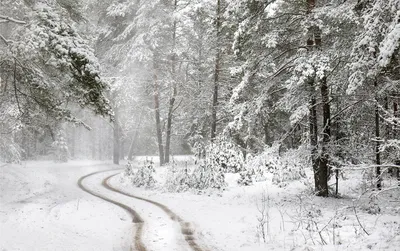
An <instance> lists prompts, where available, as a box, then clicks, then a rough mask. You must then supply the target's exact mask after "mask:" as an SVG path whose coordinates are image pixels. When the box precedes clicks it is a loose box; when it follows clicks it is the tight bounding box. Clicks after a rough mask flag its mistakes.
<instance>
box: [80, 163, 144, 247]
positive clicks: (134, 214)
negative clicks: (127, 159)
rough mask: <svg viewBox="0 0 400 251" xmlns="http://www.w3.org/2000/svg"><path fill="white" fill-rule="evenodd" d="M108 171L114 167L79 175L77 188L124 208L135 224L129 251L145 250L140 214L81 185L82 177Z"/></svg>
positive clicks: (142, 222)
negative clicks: (132, 241) (132, 243)
mask: <svg viewBox="0 0 400 251" xmlns="http://www.w3.org/2000/svg"><path fill="white" fill-rule="evenodd" d="M109 171H115V169H112V170H106V171H98V172H94V173H90V174H87V175H85V176H83V177H81V178H80V179H79V180H78V183H77V184H78V186H79V188H80V189H82V190H83V191H85V192H87V193H89V194H91V195H93V196H95V197H97V198H100V199H102V200H104V201H107V202H109V203H112V204H114V205H116V206H118V207H120V208H122V209H124V210H125V211H126V212H128V214H129V215H131V217H132V222H133V223H134V224H135V226H137V227H136V233H135V236H134V241H135V243H134V245H133V246H134V247H133V246H131V251H133V250H137V251H146V247H145V246H144V244H143V242H142V234H143V225H144V221H143V219H142V217H140V215H139V214H138V213H137V212H136V211H135V210H133V209H132V208H131V207H128V206H127V205H125V204H122V203H120V202H117V201H114V200H112V199H109V198H107V197H105V196H103V195H101V194H99V193H96V192H94V191H92V190H90V189H88V188H87V187H85V186H84V185H83V180H84V179H86V178H88V177H90V176H93V175H96V174H99V173H104V172H109ZM103 183H104V181H103Z"/></svg>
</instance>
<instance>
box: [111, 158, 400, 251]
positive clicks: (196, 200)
mask: <svg viewBox="0 0 400 251" xmlns="http://www.w3.org/2000/svg"><path fill="white" fill-rule="evenodd" d="M289 154H290V155H291V156H292V157H293V159H292V160H290V156H289ZM300 155H301V150H299V151H298V152H290V153H288V155H282V156H281V157H280V158H279V161H276V159H274V158H275V157H276V155H274V154H269V155H268V154H264V155H263V156H259V157H254V158H252V162H248V163H247V164H246V165H249V163H252V164H253V165H254V166H253V170H255V171H254V172H255V173H256V172H260V171H263V173H262V175H260V174H258V176H257V175H254V176H252V184H251V185H248V186H242V185H240V184H238V181H239V180H240V179H241V173H240V172H239V173H225V174H224V182H225V183H226V186H225V187H224V189H223V190H221V189H220V190H207V191H208V192H207V193H198V190H195V189H191V188H190V187H191V186H192V185H191V183H190V181H191V180H192V179H193V175H191V174H192V172H193V170H194V169H195V168H196V164H195V161H194V159H193V157H186V160H184V159H185V158H184V157H182V158H181V159H180V161H176V163H175V164H174V165H172V166H166V167H158V166H156V168H155V173H154V178H155V180H156V181H157V184H158V185H157V186H156V187H155V188H153V189H152V190H148V189H141V188H140V189H139V188H135V187H132V184H131V182H130V181H129V180H128V179H126V178H124V177H123V176H121V179H115V180H114V181H113V182H114V183H115V185H116V186H119V187H120V188H121V189H124V190H126V191H130V192H133V193H135V194H136V195H140V196H144V197H147V198H150V199H153V200H156V201H159V202H161V203H163V204H165V205H167V206H168V207H169V208H170V209H171V210H173V211H175V212H176V213H178V215H180V216H182V217H183V218H185V220H187V221H190V222H192V223H193V224H194V226H195V227H196V230H197V233H198V235H199V236H200V237H201V238H202V240H203V241H205V242H207V243H210V245H211V246H212V247H213V250H229V251H236V250H237V251H239V250H240V251H241V250H245V251H246V250H248V251H250V250H251V251H258V250H260V251H261V250H360V251H361V250H399V249H398V247H400V221H399V216H400V203H399V201H400V190H399V189H398V188H397V189H396V188H395V186H394V185H396V184H397V183H396V182H397V181H396V180H394V179H391V178H389V177H385V179H384V180H385V182H384V183H383V184H384V187H385V188H389V187H391V189H388V190H385V189H383V190H382V191H373V190H372V189H371V187H367V188H366V184H365V181H363V180H364V179H363V175H364V174H363V173H364V170H352V171H350V170H349V171H345V172H343V173H342V176H341V179H340V181H339V182H340V183H339V197H338V198H333V197H329V198H321V197H316V196H314V194H313V189H312V181H313V174H312V171H311V170H310V168H308V167H307V166H306V165H305V164H304V163H305V162H304V163H303V162H301V161H297V162H295V160H296V159H297V160H299V158H298V156H300ZM290 161H291V162H290ZM304 161H306V160H304ZM255 163H261V164H262V166H263V167H265V168H260V165H256V164H255ZM271 163H272V164H271ZM282 163H286V164H285V165H284V166H279V165H281V164H282ZM292 164H293V165H294V164H296V166H291V165H292ZM288 166H290V168H292V169H288ZM247 168H248V167H247ZM269 168H270V169H269ZM257 170H259V171H257ZM277 170H281V171H280V172H278V171H277ZM282 170H283V171H282ZM290 172H294V173H292V175H293V176H291V177H287V178H284V177H282V176H281V177H282V178H283V180H279V179H277V177H280V176H279V175H283V176H284V175H285V173H286V174H288V173H290ZM261 176H262V177H261ZM121 180H122V181H123V182H122V183H120V181H121ZM333 182H334V181H333V179H332V180H331V182H330V184H332V183H333ZM282 184H283V185H282ZM177 191H178V192H179V193H177ZM212 191H214V192H212Z"/></svg>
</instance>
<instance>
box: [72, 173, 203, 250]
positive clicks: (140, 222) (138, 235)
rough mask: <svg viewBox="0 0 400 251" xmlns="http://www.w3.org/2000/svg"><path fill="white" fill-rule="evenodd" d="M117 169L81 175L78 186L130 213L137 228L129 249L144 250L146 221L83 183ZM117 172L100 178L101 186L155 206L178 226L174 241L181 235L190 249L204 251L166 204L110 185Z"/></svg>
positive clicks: (184, 223)
mask: <svg viewBox="0 0 400 251" xmlns="http://www.w3.org/2000/svg"><path fill="white" fill-rule="evenodd" d="M117 170H118V169H112V170H106V171H100V172H94V173H90V174H88V175H85V176H83V177H81V178H80V179H79V181H78V186H79V187H80V188H81V189H82V190H84V191H85V192H87V193H89V194H91V195H93V196H95V197H98V198H100V199H102V200H105V201H107V202H109V203H112V204H114V205H116V206H119V207H121V208H123V209H124V210H125V211H127V212H128V213H129V215H131V217H132V222H133V223H134V224H135V226H136V229H137V230H136V232H135V236H134V237H133V239H134V244H133V245H132V247H131V250H138V251H146V250H148V249H147V248H146V246H145V245H144V244H143V241H142V239H143V238H142V234H143V227H144V225H145V224H146V221H145V220H144V219H143V218H142V217H141V216H140V215H139V214H138V213H137V212H136V211H135V210H134V209H133V208H132V207H129V206H128V205H126V204H123V203H121V202H118V201H116V200H114V199H110V198H109V197H106V196H105V195H102V194H100V193H97V192H94V191H93V190H90V189H89V188H87V187H85V186H84V185H83V180H84V179H86V178H88V177H90V176H95V175H97V174H100V173H105V172H110V171H117ZM118 174H119V173H117V174H112V175H110V176H108V177H106V178H104V179H103V180H102V183H101V184H102V186H103V187H104V188H106V189H108V190H109V191H111V192H113V193H115V194H118V195H122V196H124V197H129V198H130V199H133V202H134V201H137V202H138V200H139V201H142V202H145V203H147V204H148V205H149V206H150V207H151V206H156V207H157V208H159V209H161V210H162V211H163V212H165V213H166V215H167V216H168V217H169V218H170V219H171V220H172V221H173V222H176V223H177V224H179V226H180V229H179V230H180V233H177V235H176V236H177V238H176V239H177V240H176V243H179V240H178V239H180V238H179V236H181V237H183V239H184V240H185V242H186V243H187V245H188V247H189V248H190V249H191V250H193V251H206V249H204V248H203V247H201V246H200V245H199V244H198V243H197V240H196V238H195V237H194V229H193V228H191V226H190V223H188V222H186V221H184V220H183V219H182V218H181V217H179V216H178V215H177V214H176V213H174V212H173V211H172V210H171V209H169V208H168V207H167V206H165V205H163V204H161V203H159V202H156V201H153V200H149V199H146V198H143V197H139V196H136V195H134V194H131V193H127V192H124V191H121V190H119V189H118V188H116V187H114V186H112V185H111V184H110V182H109V181H110V179H112V178H113V177H115V176H116V175H118ZM178 245H179V244H178ZM185 246H186V245H185ZM182 248H183V247H182ZM160 251H162V250H160Z"/></svg>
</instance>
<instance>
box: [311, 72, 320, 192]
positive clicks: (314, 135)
mask: <svg viewBox="0 0 400 251" xmlns="http://www.w3.org/2000/svg"><path fill="white" fill-rule="evenodd" d="M309 89H310V90H309V93H310V102H309V128H310V148H311V164H312V168H313V171H314V186H315V189H316V192H317V194H318V193H319V191H320V183H321V181H320V174H319V163H318V162H319V158H318V151H317V150H318V123H317V122H318V121H317V98H316V91H315V84H314V79H311V80H309Z"/></svg>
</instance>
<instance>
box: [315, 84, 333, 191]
mask: <svg viewBox="0 0 400 251" xmlns="http://www.w3.org/2000/svg"><path fill="white" fill-rule="evenodd" d="M329 96H330V95H329V88H328V84H327V80H326V77H324V78H322V79H321V97H322V107H323V108H322V109H323V113H322V114H323V130H322V134H323V139H322V148H321V156H320V161H319V169H318V175H319V185H318V187H317V195H319V196H324V197H327V196H328V195H329V190H328V177H329V171H328V169H329V166H328V165H329V153H328V149H327V145H328V144H329V142H330V140H331V107H330V100H329Z"/></svg>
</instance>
